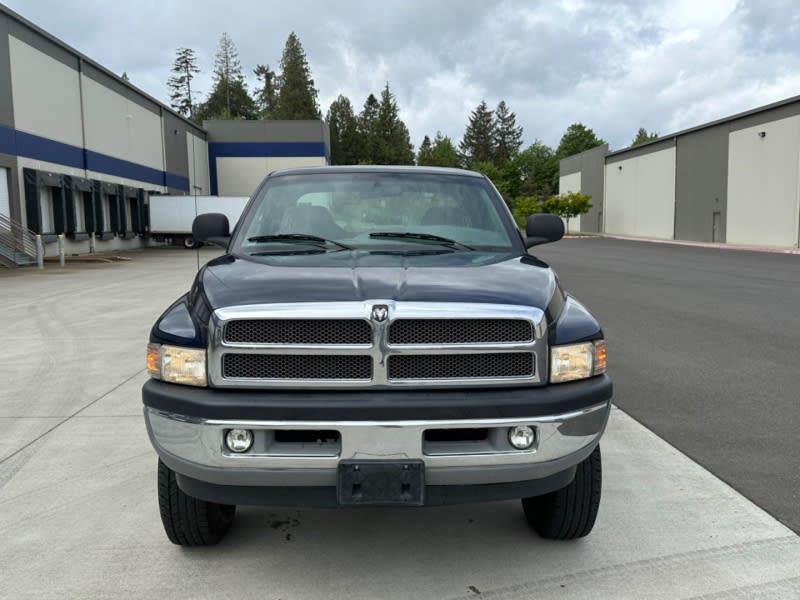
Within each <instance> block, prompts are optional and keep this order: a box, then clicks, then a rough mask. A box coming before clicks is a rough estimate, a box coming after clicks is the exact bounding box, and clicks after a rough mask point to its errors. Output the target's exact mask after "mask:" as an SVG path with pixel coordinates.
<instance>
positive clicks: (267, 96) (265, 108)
mask: <svg viewBox="0 0 800 600" xmlns="http://www.w3.org/2000/svg"><path fill="white" fill-rule="evenodd" d="M253 73H254V74H255V76H256V78H257V79H258V84H259V88H258V91H257V92H256V97H255V102H256V108H257V109H258V113H259V115H260V116H261V118H262V119H269V118H270V115H271V114H272V112H273V111H274V110H275V104H276V101H277V99H278V76H277V74H276V73H275V71H273V70H272V69H270V68H269V65H256V68H255V69H253Z"/></svg>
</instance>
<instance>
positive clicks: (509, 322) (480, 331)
mask: <svg viewBox="0 0 800 600" xmlns="http://www.w3.org/2000/svg"><path fill="white" fill-rule="evenodd" d="M532 340H533V327H532V326H531V322H530V321H525V320H522V319H397V320H396V321H393V322H392V323H391V325H389V343H390V344H491V343H496V342H501V343H502V342H528V341H532Z"/></svg>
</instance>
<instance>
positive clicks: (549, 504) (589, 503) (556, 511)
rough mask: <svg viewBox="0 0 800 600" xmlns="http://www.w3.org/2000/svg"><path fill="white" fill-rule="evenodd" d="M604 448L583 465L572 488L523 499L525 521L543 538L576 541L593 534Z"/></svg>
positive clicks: (589, 457)
mask: <svg viewBox="0 0 800 600" xmlns="http://www.w3.org/2000/svg"><path fill="white" fill-rule="evenodd" d="M601 462H602V461H601V458H600V446H597V447H596V448H595V449H594V451H593V452H592V453H591V454H590V455H589V456H588V458H586V459H585V460H584V461H583V462H581V463H580V464H579V465H578V466H577V468H576V470H575V479H573V480H572V483H570V484H569V485H568V486H566V487H563V488H561V489H560V490H556V491H554V492H550V493H549V494H545V495H543V496H536V497H533V498H523V499H522V508H523V510H524V511H525V518H526V519H527V520H528V523H529V524H530V526H531V527H533V529H534V530H535V531H536V533H538V534H539V535H540V536H541V537H543V538H547V539H551V540H574V539H576V538H580V537H584V536H586V535H588V534H589V532H591V531H592V527H594V522H595V519H596V518H597V512H598V510H599V508H600V489H601V487H602V480H603V469H602V466H601Z"/></svg>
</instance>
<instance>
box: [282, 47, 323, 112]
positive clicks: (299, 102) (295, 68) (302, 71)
mask: <svg viewBox="0 0 800 600" xmlns="http://www.w3.org/2000/svg"><path fill="white" fill-rule="evenodd" d="M270 116H271V118H273V119H290V120H295V119H319V118H320V112H319V104H318V102H317V90H316V89H315V88H314V80H313V79H311V69H310V67H309V66H308V61H307V60H306V54H305V51H304V50H303V46H302V45H301V44H300V40H299V39H298V38H297V35H295V33H294V32H292V33H290V34H289V38H288V39H287V40H286V45H285V46H284V49H283V56H282V58H281V75H280V87H279V88H278V96H277V100H276V102H275V109H274V110H273V111H272V114H271V115H270Z"/></svg>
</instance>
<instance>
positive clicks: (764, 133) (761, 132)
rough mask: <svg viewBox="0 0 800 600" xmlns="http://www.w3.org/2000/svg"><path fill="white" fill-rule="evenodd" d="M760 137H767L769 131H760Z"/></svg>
mask: <svg viewBox="0 0 800 600" xmlns="http://www.w3.org/2000/svg"><path fill="white" fill-rule="evenodd" d="M758 137H760V138H763V137H767V132H766V131H759V132H758Z"/></svg>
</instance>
